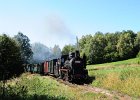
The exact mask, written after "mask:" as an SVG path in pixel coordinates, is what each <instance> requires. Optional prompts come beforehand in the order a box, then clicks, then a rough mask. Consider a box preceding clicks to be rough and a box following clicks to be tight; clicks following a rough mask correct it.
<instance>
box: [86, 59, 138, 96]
mask: <svg viewBox="0 0 140 100" xmlns="http://www.w3.org/2000/svg"><path fill="white" fill-rule="evenodd" d="M139 62H140V58H134V59H129V60H125V61H118V62H112V63H105V64H97V65H88V66H87V68H88V70H89V75H90V76H95V80H94V81H93V82H92V84H91V85H92V86H97V87H102V88H106V89H110V90H116V91H118V92H121V93H124V94H128V95H130V96H134V97H140V63H139Z"/></svg>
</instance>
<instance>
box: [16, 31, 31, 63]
mask: <svg viewBox="0 0 140 100" xmlns="http://www.w3.org/2000/svg"><path fill="white" fill-rule="evenodd" d="M14 38H15V39H16V40H17V41H18V43H19V45H20V50H21V56H22V61H23V63H29V62H30V60H31V59H32V56H33V52H32V49H31V45H30V43H29V42H30V40H29V38H28V37H27V36H26V35H24V34H23V33H21V32H19V33H18V34H17V35H15V37H14Z"/></svg>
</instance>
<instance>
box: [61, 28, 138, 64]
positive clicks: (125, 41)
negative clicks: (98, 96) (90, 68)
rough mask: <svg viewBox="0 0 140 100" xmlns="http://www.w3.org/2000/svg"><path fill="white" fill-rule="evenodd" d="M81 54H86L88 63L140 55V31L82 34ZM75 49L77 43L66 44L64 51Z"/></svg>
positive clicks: (118, 59) (80, 42) (64, 52)
mask: <svg viewBox="0 0 140 100" xmlns="http://www.w3.org/2000/svg"><path fill="white" fill-rule="evenodd" d="M79 47H80V53H81V56H82V55H84V54H86V56H87V63H88V64H99V63H106V62H113V61H120V60H125V59H129V58H134V57H136V56H139V55H140V53H139V51H140V32H138V33H135V32H133V31H131V30H127V31H122V32H115V33H102V32H96V33H95V34H94V35H91V34H89V35H85V36H82V37H81V39H80V40H79ZM74 50H75V45H66V46H64V48H63V50H62V53H63V54H68V52H70V51H74Z"/></svg>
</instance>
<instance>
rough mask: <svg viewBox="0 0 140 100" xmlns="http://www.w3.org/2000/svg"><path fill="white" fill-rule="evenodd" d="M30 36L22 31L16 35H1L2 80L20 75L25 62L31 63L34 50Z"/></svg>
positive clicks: (0, 59) (0, 63)
mask: <svg viewBox="0 0 140 100" xmlns="http://www.w3.org/2000/svg"><path fill="white" fill-rule="evenodd" d="M29 41H30V40H29V38H28V37H27V36H26V35H23V34H22V33H20V32H19V33H18V34H17V35H15V36H14V37H9V36H7V35H6V34H2V35H0V80H1V79H6V78H11V77H13V76H17V75H20V74H21V73H22V72H23V71H24V68H23V66H22V64H23V63H29V61H30V59H31V58H32V55H33V52H32V50H31V45H30V43H29Z"/></svg>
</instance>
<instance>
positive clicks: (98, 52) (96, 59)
mask: <svg viewBox="0 0 140 100" xmlns="http://www.w3.org/2000/svg"><path fill="white" fill-rule="evenodd" d="M105 47H106V39H105V36H104V34H103V33H101V32H97V33H96V34H95V35H94V37H93V38H92V40H91V43H90V54H89V59H90V63H103V62H104V48H105Z"/></svg>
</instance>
